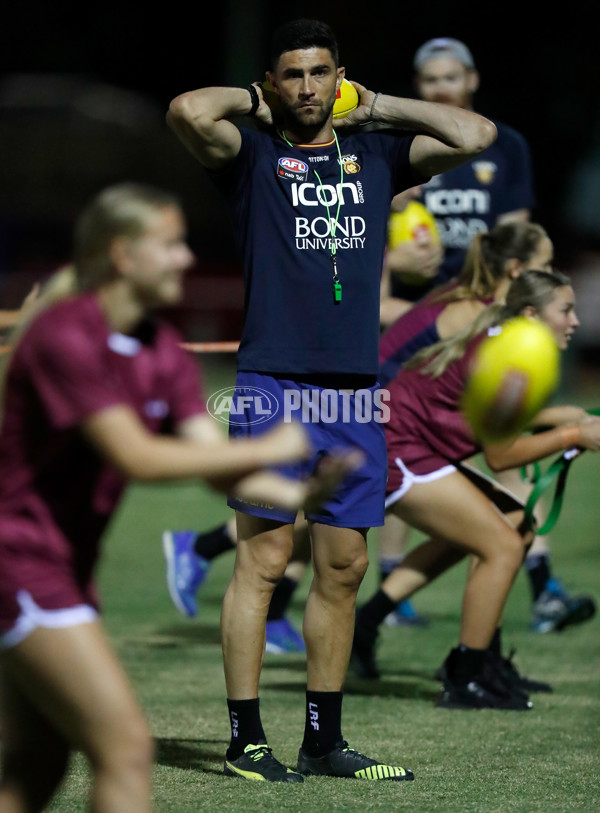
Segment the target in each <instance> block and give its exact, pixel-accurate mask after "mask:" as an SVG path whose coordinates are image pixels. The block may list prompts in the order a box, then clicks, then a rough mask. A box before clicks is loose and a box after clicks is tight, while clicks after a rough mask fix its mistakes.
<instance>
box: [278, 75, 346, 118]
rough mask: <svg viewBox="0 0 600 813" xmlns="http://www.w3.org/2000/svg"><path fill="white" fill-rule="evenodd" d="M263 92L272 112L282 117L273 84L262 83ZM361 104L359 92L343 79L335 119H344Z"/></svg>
mask: <svg viewBox="0 0 600 813" xmlns="http://www.w3.org/2000/svg"><path fill="white" fill-rule="evenodd" d="M262 92H263V98H264V100H265V102H266V103H267V104H268V105H269V107H270V108H271V112H272V113H273V116H274V117H275V118H278V117H279V116H280V115H281V110H280V107H279V96H278V95H277V94H276V93H275V91H274V90H273V86H272V85H271V83H270V82H269V81H268V80H266V81H265V82H263V83H262ZM358 104H359V96H358V91H357V90H356V88H355V87H354V85H352V84H351V83H350V82H349V81H348V80H347V79H342V84H341V85H340V88H339V90H338V92H337V95H336V97H335V102H334V103H333V118H334V119H343V118H345V116H347V115H348V113H351V112H352V111H353V110H356V108H357V107H358Z"/></svg>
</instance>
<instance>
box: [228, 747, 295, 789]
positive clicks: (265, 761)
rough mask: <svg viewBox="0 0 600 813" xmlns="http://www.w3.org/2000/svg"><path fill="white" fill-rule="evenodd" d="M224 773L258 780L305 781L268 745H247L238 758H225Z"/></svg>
mask: <svg viewBox="0 0 600 813" xmlns="http://www.w3.org/2000/svg"><path fill="white" fill-rule="evenodd" d="M223 773H224V774H225V776H238V777H240V778H241V779H254V780H255V781H258V782H304V779H303V778H302V777H301V776H300V774H299V773H296V772H295V771H292V770H291V769H290V768H286V767H285V765H282V764H281V762H279V761H278V760H277V759H275V757H274V756H273V753H272V749H271V748H269V746H268V745H247V746H246V747H245V748H244V753H243V754H242V755H241V756H239V757H238V758H237V759H225V766H224V768H223Z"/></svg>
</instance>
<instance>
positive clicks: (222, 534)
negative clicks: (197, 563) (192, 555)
mask: <svg viewBox="0 0 600 813" xmlns="http://www.w3.org/2000/svg"><path fill="white" fill-rule="evenodd" d="M233 548H235V543H234V542H233V541H232V539H231V537H230V536H229V531H228V530H227V524H225V525H219V527H218V528H213V530H212V531H207V532H206V533H204V534H198V536H197V537H196V541H195V542H194V550H195V552H196V553H197V554H198V556H202V558H203V559H207V560H208V561H209V562H210V561H212V560H213V559H216V557H217V556H220V554H221V553H226V552H227V551H228V550H232V549H233Z"/></svg>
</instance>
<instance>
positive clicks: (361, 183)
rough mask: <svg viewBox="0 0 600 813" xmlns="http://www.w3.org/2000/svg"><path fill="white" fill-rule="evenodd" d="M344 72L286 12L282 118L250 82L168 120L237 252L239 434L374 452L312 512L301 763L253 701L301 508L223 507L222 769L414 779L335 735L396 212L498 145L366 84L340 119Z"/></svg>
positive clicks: (308, 28) (377, 464)
mask: <svg viewBox="0 0 600 813" xmlns="http://www.w3.org/2000/svg"><path fill="white" fill-rule="evenodd" d="M344 73H345V69H344V68H343V67H341V66H340V64H339V59H338V48H337V43H336V41H335V37H334V35H333V32H332V31H331V30H330V29H329V27H328V26H327V25H325V24H324V23H321V22H319V21H315V20H305V19H301V20H293V21H291V22H289V23H286V24H284V25H283V26H281V27H280V28H279V29H278V30H277V31H276V32H275V35H274V38H273V41H272V48H271V69H270V70H269V71H268V72H267V79H268V81H269V83H270V85H271V87H272V88H273V93H274V94H275V98H276V100H277V107H278V110H279V113H278V114H277V115H275V114H274V113H273V112H272V110H271V107H270V106H269V105H268V104H267V102H266V101H265V98H264V97H263V92H262V87H261V85H260V84H259V83H255V84H253V85H250V86H249V87H246V88H233V87H225V88H223V87H219V88H201V89H199V90H195V91H191V92H189V93H184V94H182V95H180V96H178V97H177V98H175V99H173V101H172V102H171V105H170V108H169V113H168V117H167V121H168V123H169V125H170V126H171V127H172V128H173V130H174V131H175V132H176V134H177V135H178V136H179V138H180V139H181V140H182V142H183V143H184V144H185V146H186V147H187V148H188V149H189V150H190V152H191V153H192V154H193V155H194V156H195V158H196V159H197V160H198V161H199V162H200V164H201V165H202V166H204V167H205V169H206V170H207V171H208V172H209V173H210V176H211V177H212V178H213V180H214V181H215V183H216V184H217V185H218V187H219V188H220V189H221V190H222V191H223V193H224V195H225V196H226V198H227V199H228V201H229V203H230V206H231V212H232V218H233V224H234V229H235V234H236V237H237V239H238V242H239V247H240V252H241V255H242V258H243V262H244V277H245V324H244V331H243V335H242V341H241V346H240V351H239V354H238V378H237V382H236V396H235V397H234V399H233V407H235V409H233V408H232V410H231V412H230V432H231V434H232V435H234V436H240V435H254V434H256V433H259V432H261V431H264V429H265V428H267V427H268V426H269V422H270V420H272V419H275V418H276V417H279V418H281V419H283V420H291V419H299V420H302V421H304V422H305V423H306V424H307V428H308V429H309V432H310V435H311V440H312V443H313V448H314V458H313V460H312V461H308V463H307V465H306V466H303V467H300V469H299V471H298V476H301V477H307V476H309V475H310V473H311V471H314V469H315V468H316V467H317V466H318V465H319V463H320V461H321V460H322V458H323V457H325V456H327V455H328V454H330V453H331V451H332V449H334V448H336V447H340V446H346V447H347V446H349V445H350V446H354V447H358V448H359V449H361V450H362V451H363V454H364V465H363V466H362V467H361V468H359V469H358V470H357V471H354V472H352V473H351V474H350V475H349V477H348V478H347V479H346V481H345V482H344V483H343V485H342V487H341V488H340V489H339V491H338V493H337V494H335V495H334V497H333V498H332V499H331V500H329V501H328V502H327V503H326V504H324V505H323V507H322V509H321V510H320V513H319V514H313V515H307V519H308V520H309V523H310V531H311V545H312V548H313V563H314V578H313V583H312V586H311V590H310V594H309V597H308V600H307V603H306V610H305V617H304V626H303V632H304V637H305V639H306V644H307V647H306V648H307V691H306V717H305V730H304V738H303V740H302V745H301V748H300V752H299V755H298V764H297V768H296V770H290V769H289V768H286V766H284V765H282V764H281V763H280V762H279V761H278V760H277V759H275V757H274V756H273V754H272V752H271V749H270V748H269V747H268V745H267V738H266V735H265V733H264V730H263V727H262V721H261V717H260V711H259V697H258V684H259V678H260V673H261V664H262V657H263V652H264V641H265V622H266V616H267V611H268V607H269V602H270V598H271V595H272V592H273V589H274V586H275V584H276V583H277V582H278V581H279V580H280V579H281V578H282V576H283V573H284V570H285V567H286V565H287V563H288V560H289V558H290V555H291V553H292V544H293V537H292V532H293V523H294V519H295V516H293V515H287V514H284V513H282V512H280V511H276V510H275V509H274V507H273V506H271V505H268V504H264V503H261V504H249V503H241V502H238V503H230V504H233V505H234V506H235V508H236V511H237V514H236V517H237V535H238V544H237V552H236V562H235V567H234V574H233V577H232V579H231V582H230V584H229V587H228V589H227V592H226V595H225V598H224V602H223V613H222V625H221V626H222V640H223V655H224V667H225V682H226V688H227V704H228V709H229V718H230V724H231V740H230V744H229V748H228V749H227V754H226V758H225V766H224V772H225V774H226V775H229V776H237V777H242V778H245V779H254V780H259V781H264V780H267V781H278V782H302V781H303V776H304V775H313V774H321V775H329V776H337V777H353V778H361V779H370V780H375V781H379V780H390V781H402V780H406V779H412V778H413V774H412V772H411V771H409V770H407V769H405V768H400V767H399V766H395V765H381V764H380V763H378V762H376V761H375V760H373V759H370V758H369V757H366V756H365V755H363V754H361V753H359V752H358V751H355V750H353V749H349V748H348V747H347V743H346V742H345V741H344V738H343V736H342V731H341V707H342V686H343V683H344V679H345V676H346V671H347V667H348V661H349V657H350V650H351V645H352V631H353V625H354V605H355V600H356V593H357V592H358V588H359V586H360V583H361V580H362V578H363V576H364V573H365V571H366V567H367V562H368V560H367V547H366V535H367V531H368V529H369V528H370V527H372V526H376V525H381V524H382V523H383V514H384V491H385V478H386V450H385V438H384V434H383V424H382V414H383V413H382V411H381V410H380V411H379V412H377V410H376V409H372V407H373V406H374V405H375V404H376V403H377V398H378V396H379V392H378V389H377V369H378V340H379V291H380V278H381V268H382V261H383V254H384V249H385V240H386V232H387V217H388V213H389V208H390V202H391V200H392V197H393V196H394V195H395V194H396V193H398V192H400V191H402V190H403V189H406V188H408V187H410V186H414V185H416V184H419V183H423V182H425V181H427V180H428V179H429V178H431V177H432V176H433V175H434V174H435V173H439V172H442V171H446V170H449V169H452V168H453V167H455V166H457V165H459V164H461V163H463V162H464V161H467V160H470V159H472V158H474V157H475V156H476V155H479V154H480V153H481V152H482V151H483V150H485V149H486V148H487V147H489V146H490V145H491V144H492V143H493V141H494V139H495V138H496V128H495V126H494V125H493V124H492V123H491V122H490V121H489V120H487V119H485V118H483V117H482V116H479V115H477V114H475V113H473V112H471V111H467V110H463V109H460V108H450V107H443V106H438V105H431V104H429V103H427V102H423V101H417V100H414V99H399V98H396V97H392V96H387V95H383V94H379V93H374V92H373V91H371V90H368V89H367V88H365V87H363V86H362V85H359V84H358V83H356V82H354V83H353V84H354V86H355V88H356V90H357V91H358V94H359V103H358V107H357V108H356V109H355V110H354V111H353V112H351V113H350V114H349V115H348V116H347V117H346V118H345V119H341V120H337V121H336V122H335V125H336V126H335V129H334V125H333V121H334V120H333V105H334V102H335V98H336V94H337V92H338V90H339V88H340V86H341V84H342V80H343V79H344ZM240 116H249V117H250V118H254V119H255V122H252V121H250V122H249V123H248V126H238V124H236V123H234V121H232V119H237V118H239V117H240ZM369 122H377V123H378V126H379V129H378V130H377V131H374V132H366V131H365V129H364V128H362V127H361V125H364V124H367V123H369ZM254 125H256V126H254ZM384 129H385V131H383V130H384ZM265 404H268V405H270V406H269V409H266V408H265Z"/></svg>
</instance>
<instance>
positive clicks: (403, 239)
mask: <svg viewBox="0 0 600 813" xmlns="http://www.w3.org/2000/svg"><path fill="white" fill-rule="evenodd" d="M413 240H415V241H416V242H417V243H421V244H423V243H439V242H440V234H439V232H438V229H437V226H436V223H435V218H434V217H433V215H432V214H431V212H429V211H428V209H426V208H425V206H423V204H422V203H419V201H418V200H411V201H409V203H408V204H407V205H406V208H404V209H403V210H402V211H401V212H392V213H391V214H390V216H389V218H388V246H389V247H390V248H391V249H394V248H396V246H399V245H400V244H401V243H410V242H412V241H413ZM394 275H396V276H398V278H399V279H401V280H402V282H404V283H406V284H407V285H422V284H423V277H422V276H421V275H420V274H410V273H407V272H406V271H403V272H398V271H395V272H394Z"/></svg>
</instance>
